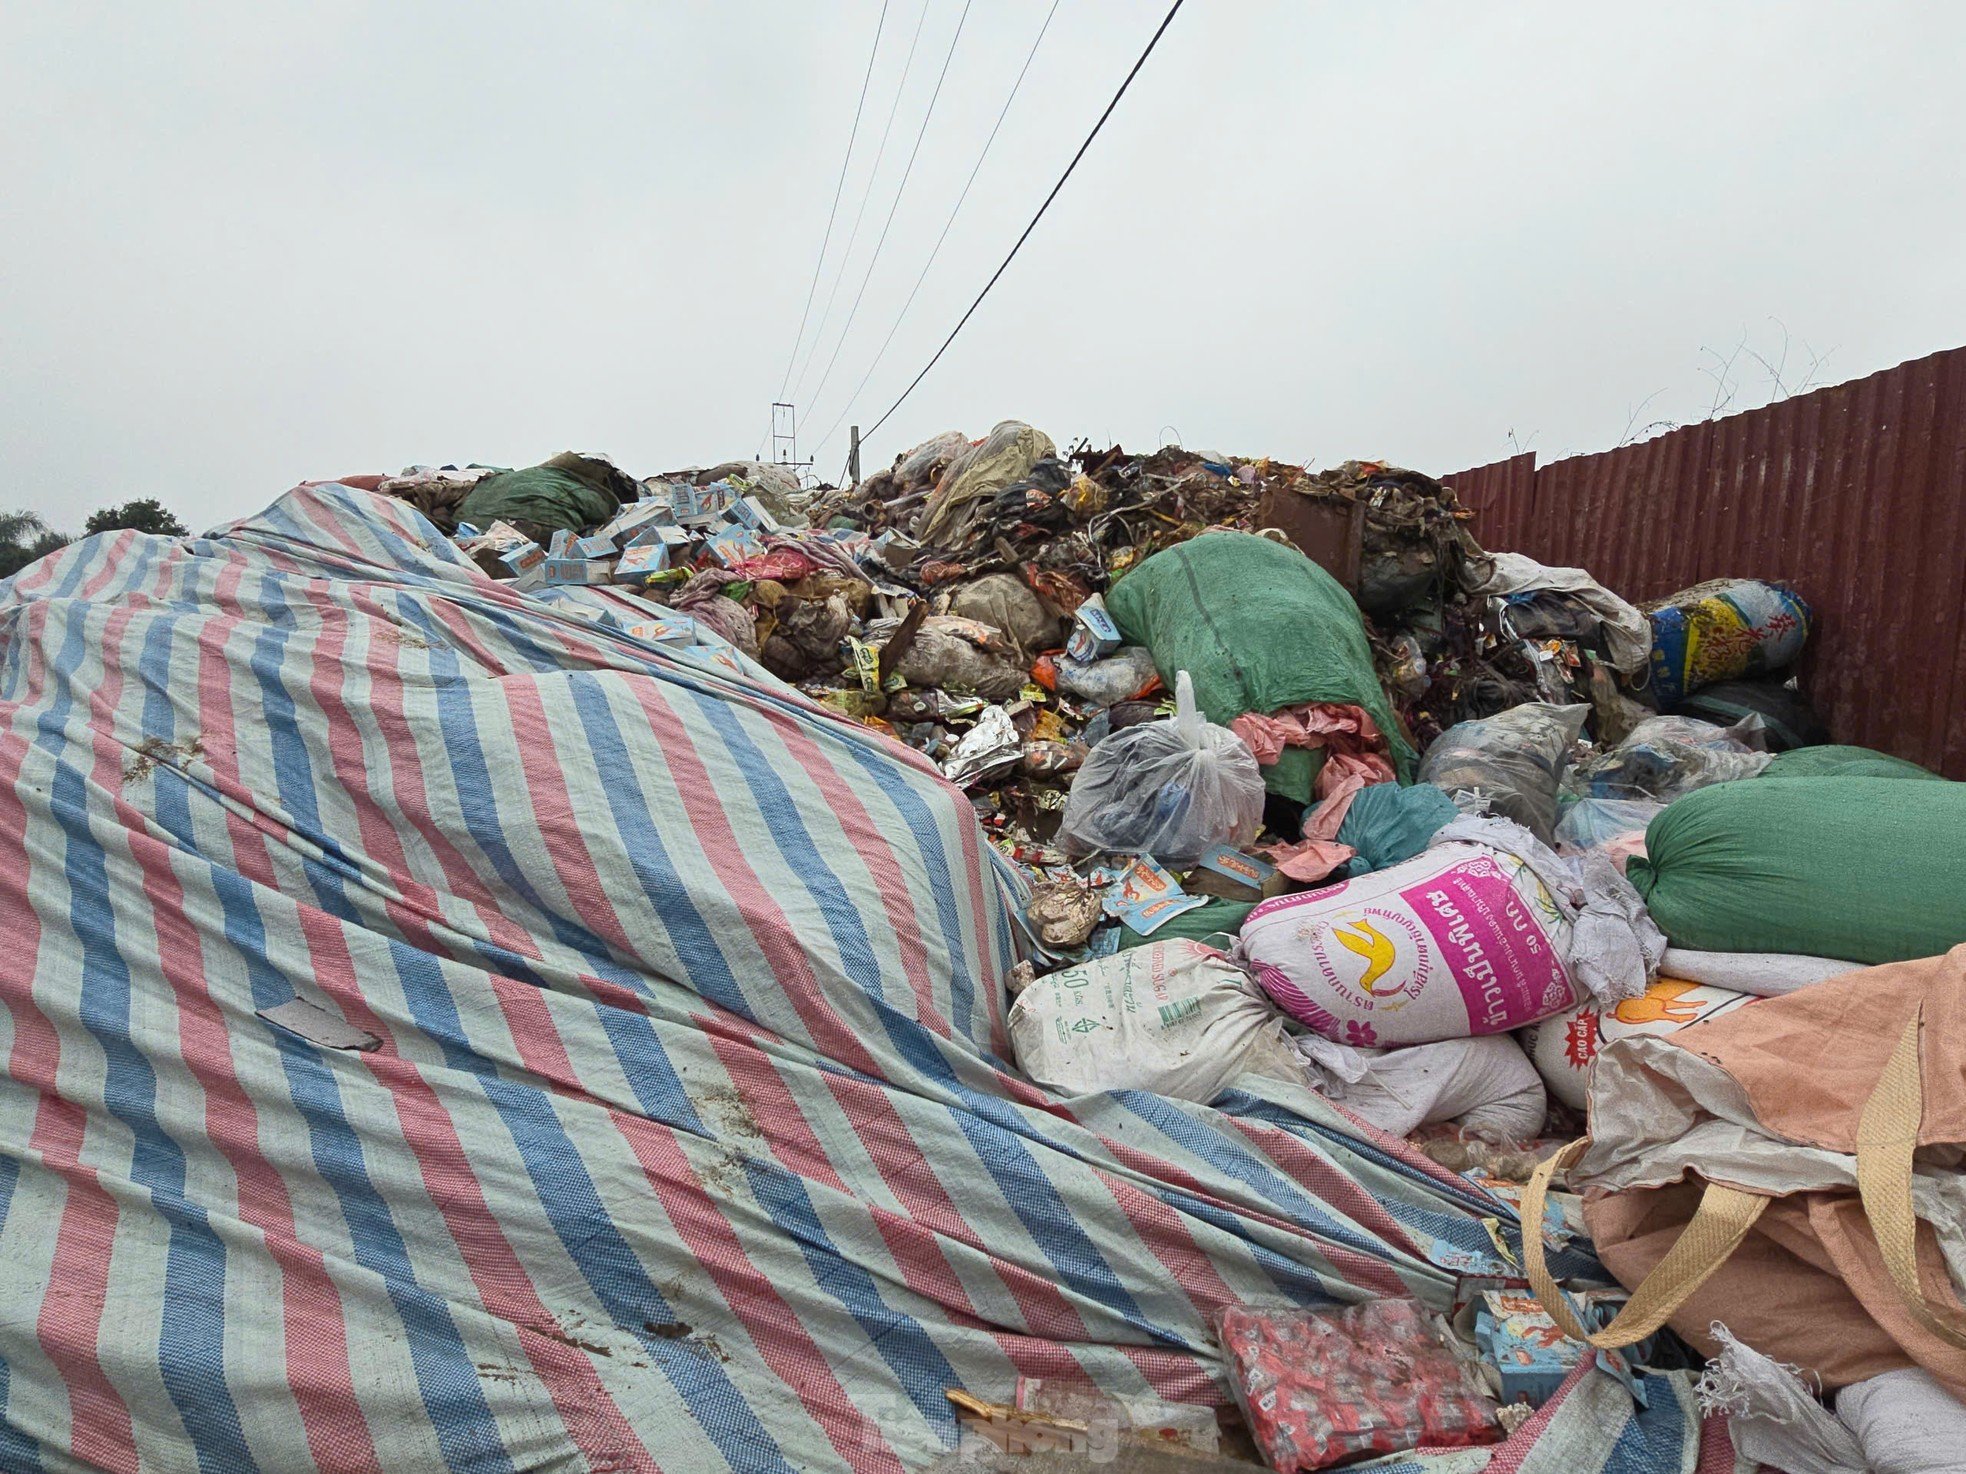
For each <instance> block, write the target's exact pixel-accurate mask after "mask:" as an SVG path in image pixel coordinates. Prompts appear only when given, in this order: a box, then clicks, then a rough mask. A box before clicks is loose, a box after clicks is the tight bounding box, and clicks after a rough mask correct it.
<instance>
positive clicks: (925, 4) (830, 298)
mask: <svg viewBox="0 0 1966 1474" xmlns="http://www.w3.org/2000/svg"><path fill="white" fill-rule="evenodd" d="M933 3H934V0H922V10H921V14H920V15H918V16H916V17H915V34H914V35H913V36H912V37H911V38H909V41H908V55H907V58H906V59H905V60H904V61H903V62H902V63H901V81H900V82H899V83H898V84H897V85H896V86H895V89H894V101H893V102H891V103H889V104H888V109H887V122H885V123H884V124H882V125H881V142H880V146H879V147H878V148H876V149H875V150H874V167H873V168H872V169H871V170H869V171H868V174H867V184H866V187H865V188H864V189H862V190H861V192H860V208H859V209H857V210H855V211H854V212H853V229H852V230H850V231H848V232H847V237H846V249H845V250H844V251H842V252H841V253H840V264H839V267H838V269H837V270H835V271H834V273H833V285H832V288H831V290H829V291H828V292H827V293H826V308H825V310H824V311H823V312H821V313H820V314H819V326H818V327H816V328H814V329H813V331H812V346H811V347H810V348H808V349H807V350H806V361H805V362H804V363H803V364H801V365H800V366H799V377H798V379H797V380H796V381H795V382H794V383H793V385H792V393H793V395H794V396H796V395H797V394H798V392H799V389H800V388H801V386H803V385H804V383H805V381H806V375H807V374H809V373H811V372H812V361H813V359H814V358H816V357H817V356H818V354H819V341H820V339H822V338H823V337H825V336H826V324H827V323H828V322H829V321H830V320H831V319H832V316H833V304H834V302H836V301H838V300H839V295H840V283H841V282H843V281H845V280H846V264H847V262H848V261H850V260H851V259H852V258H853V246H854V242H856V241H858V240H859V239H860V222H861V221H862V220H864V219H865V218H866V216H867V202H868V201H869V200H871V199H872V198H873V197H874V181H875V180H876V179H878V178H880V173H881V160H882V159H884V158H886V157H887V140H888V135H889V134H890V133H892V132H893V131H894V115H895V114H896V113H898V112H899V111H900V110H901V98H902V94H904V93H905V92H907V90H908V75H909V73H910V72H912V71H913V70H914V67H915V48H916V47H917V46H918V45H920V44H921V39H922V27H923V26H924V25H926V24H928V8H929V6H930V5H931V4H933Z"/></svg>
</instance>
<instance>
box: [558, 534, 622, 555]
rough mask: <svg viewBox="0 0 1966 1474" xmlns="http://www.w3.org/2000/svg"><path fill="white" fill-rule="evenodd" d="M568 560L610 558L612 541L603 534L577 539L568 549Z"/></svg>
mask: <svg viewBox="0 0 1966 1474" xmlns="http://www.w3.org/2000/svg"><path fill="white" fill-rule="evenodd" d="M567 556H568V557H570V558H612V557H613V556H614V539H613V538H611V537H609V536H607V535H606V534H605V533H599V532H596V533H593V534H591V535H589V536H587V537H577V538H575V539H574V540H573V542H572V544H571V545H570V546H569V548H568V552H567Z"/></svg>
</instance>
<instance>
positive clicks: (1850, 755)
mask: <svg viewBox="0 0 1966 1474" xmlns="http://www.w3.org/2000/svg"><path fill="white" fill-rule="evenodd" d="M1761 776H1762V777H1764V778H1931V779H1935V780H1937V781H1938V782H1944V781H1945V780H1944V779H1942V778H1940V777H1939V775H1938V774H1937V773H1934V772H1933V771H1932V770H1931V769H1930V768H1921V767H1919V766H1918V764H1917V763H1908V762H1906V761H1905V760H1904V759H1903V758H1901V757H1892V756H1891V754H1889V753H1888V752H1877V751H1875V750H1874V749H1872V748H1868V747H1798V748H1796V749H1795V750H1794V751H1793V752H1781V753H1777V754H1776V755H1775V761H1773V762H1772V763H1770V764H1769V765H1768V766H1767V767H1765V768H1763V769H1762V770H1761Z"/></svg>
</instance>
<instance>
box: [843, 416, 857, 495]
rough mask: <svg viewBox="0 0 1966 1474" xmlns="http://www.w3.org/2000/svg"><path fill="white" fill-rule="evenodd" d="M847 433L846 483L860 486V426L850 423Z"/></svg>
mask: <svg viewBox="0 0 1966 1474" xmlns="http://www.w3.org/2000/svg"><path fill="white" fill-rule="evenodd" d="M846 433H847V449H846V484H847V485H848V486H858V485H859V484H860V427H859V426H858V425H849V426H847V430H846Z"/></svg>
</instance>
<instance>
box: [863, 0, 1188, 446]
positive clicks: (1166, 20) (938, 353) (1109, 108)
mask: <svg viewBox="0 0 1966 1474" xmlns="http://www.w3.org/2000/svg"><path fill="white" fill-rule="evenodd" d="M1186 3H1187V0H1174V4H1173V5H1172V6H1171V7H1169V9H1168V12H1167V14H1166V15H1165V16H1164V17H1162V19H1161V23H1160V26H1159V28H1158V29H1157V30H1156V31H1155V32H1154V34H1153V37H1152V39H1151V40H1149V41H1148V42H1147V49H1146V50H1145V51H1143V52H1141V53H1140V59H1139V60H1138V61H1136V62H1135V63H1134V64H1133V70H1132V71H1130V72H1128V73H1127V74H1126V80H1125V81H1124V82H1122V83H1120V90H1119V91H1117V92H1115V93H1114V94H1113V100H1112V101H1111V102H1109V103H1107V104H1106V111H1104V112H1103V113H1101V114H1100V115H1099V121H1098V122H1096V123H1094V124H1093V125H1092V131H1091V132H1090V133H1088V134H1086V136H1085V142H1084V143H1082V144H1080V145H1079V151H1078V152H1077V153H1075V154H1073V155H1072V162H1071V163H1069V164H1067V165H1066V166H1065V172H1064V173H1063V174H1061V175H1059V176H1058V182H1057V183H1056V184H1054V185H1052V186H1051V193H1050V194H1048V195H1046V196H1045V197H1044V203H1043V204H1042V205H1039V206H1038V213H1037V214H1035V215H1033V216H1032V217H1031V223H1030V224H1029V225H1027V226H1025V227H1024V233H1023V234H1022V235H1020V236H1018V237H1017V244H1016V245H1014V246H1012V247H1011V248H1010V254H1009V255H1008V256H1006V257H1004V258H1003V265H1001V266H999V267H998V268H997V269H996V271H995V272H994V273H992V274H991V277H990V279H989V280H988V281H987V282H985V283H983V290H982V291H980V292H978V293H977V294H976V300H975V301H974V302H972V303H970V304H969V311H968V312H965V313H964V314H963V315H962V317H961V319H960V320H959V321H958V322H957V323H956V325H955V326H954V327H953V328H951V329H950V330H949V336H948V337H946V338H944V339H943V340H942V346H941V347H940V348H938V349H936V350H935V356H934V357H933V358H931V359H929V361H928V362H927V363H926V364H924V365H923V366H922V371H921V372H920V373H918V374H916V375H915V377H914V379H913V380H912V381H910V383H909V385H908V387H907V388H906V389H903V390H902V391H901V397H900V398H899V399H897V400H895V401H894V403H893V404H890V405H889V406H888V407H887V413H886V414H884V415H882V416H881V417H880V418H879V419H878V420H876V421H874V423H873V425H872V426H871V427H870V428H869V429H868V431H867V434H868V435H872V434H873V433H874V431H875V430H878V429H880V428H881V426H883V425H885V424H886V423H887V421H888V416H889V415H892V414H893V413H894V412H895V411H896V410H898V409H900V408H901V406H902V404H903V403H904V402H905V401H906V400H907V398H908V396H909V395H910V394H913V393H914V392H915V388H916V386H917V385H919V384H920V383H921V381H922V380H923V379H925V378H927V377H928V371H929V370H930V369H932V368H934V367H935V365H936V364H937V363H939V362H940V361H941V359H942V355H943V354H944V353H947V352H948V351H949V345H950V344H951V343H953V342H955V341H956V334H958V333H960V332H961V331H962V330H963V324H964V323H966V322H968V321H969V320H970V318H971V317H972V316H973V315H974V314H975V312H976V309H977V308H979V307H981V306H982V305H983V299H984V298H985V297H987V296H989V295H990V288H992V287H994V286H995V285H996V284H997V279H998V278H999V277H1001V276H1002V275H1003V274H1004V272H1005V271H1006V270H1008V269H1009V267H1010V263H1011V262H1012V261H1015V260H1016V259H1017V253H1018V252H1019V251H1021V250H1023V249H1024V242H1025V241H1027V240H1029V239H1030V238H1031V232H1032V231H1034V230H1036V229H1037V228H1038V222H1039V221H1040V220H1042V219H1044V212H1045V211H1047V210H1049V209H1050V208H1051V202H1052V201H1053V200H1055V199H1057V198H1058V192H1059V191H1060V190H1061V189H1063V188H1064V187H1065V181H1066V180H1067V179H1070V178H1071V177H1072V171H1073V170H1074V169H1076V168H1078V166H1079V160H1080V159H1082V158H1084V157H1085V151H1086V150H1087V149H1089V148H1091V147H1092V140H1093V139H1095V138H1097V137H1098V136H1099V130H1100V129H1101V128H1104V127H1105V126H1106V120H1107V119H1108V118H1110V117H1112V115H1113V109H1114V108H1116V107H1118V106H1119V104H1120V99H1121V98H1122V97H1124V96H1126V89H1127V88H1129V87H1131V86H1132V85H1133V79H1134V78H1135V77H1137V76H1139V75H1140V68H1142V67H1143V66H1145V65H1146V64H1147V58H1148V57H1150V56H1152V55H1153V54H1154V48H1155V47H1156V46H1158V45H1160V38H1161V37H1162V36H1163V35H1164V34H1166V32H1167V28H1168V27H1169V26H1170V25H1172V24H1173V22H1174V17H1175V16H1176V15H1177V14H1178V13H1179V12H1180V9H1181V7H1182V6H1183V5H1184V4H1186Z"/></svg>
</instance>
